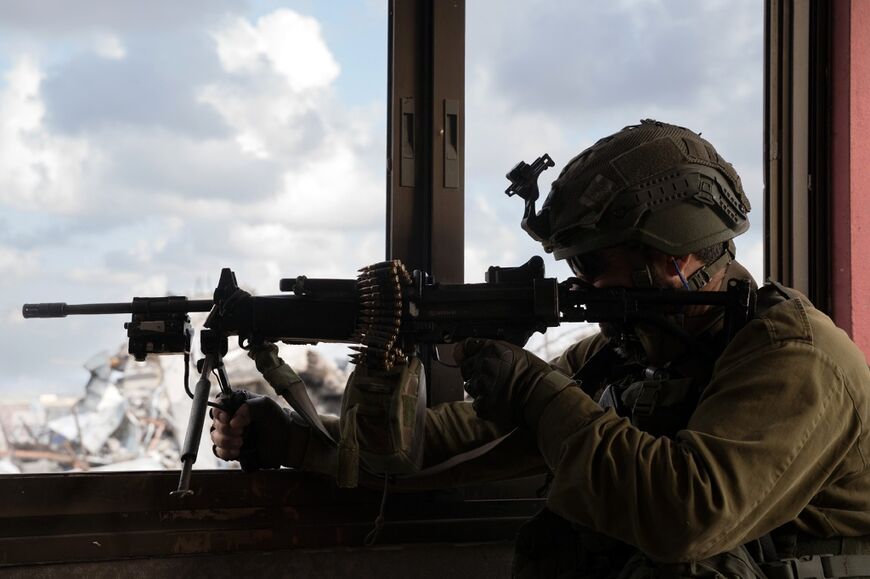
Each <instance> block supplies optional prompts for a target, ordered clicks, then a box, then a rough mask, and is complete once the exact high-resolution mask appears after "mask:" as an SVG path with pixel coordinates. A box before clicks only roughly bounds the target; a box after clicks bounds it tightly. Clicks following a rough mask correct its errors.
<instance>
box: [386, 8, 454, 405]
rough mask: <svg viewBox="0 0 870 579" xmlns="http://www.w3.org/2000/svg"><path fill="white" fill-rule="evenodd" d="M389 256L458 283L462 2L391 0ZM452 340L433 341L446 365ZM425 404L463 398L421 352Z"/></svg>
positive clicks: (449, 372) (447, 374) (450, 375)
mask: <svg viewBox="0 0 870 579" xmlns="http://www.w3.org/2000/svg"><path fill="white" fill-rule="evenodd" d="M388 52H389V55H388V59H389V62H388V97H387V98H388V105H387V106H388V117H387V118H388V121H387V237H386V239H387V247H386V255H387V259H400V260H402V261H403V262H405V264H406V265H407V266H408V267H409V268H410V269H418V270H421V271H425V272H427V273H429V274H431V275H432V277H433V279H435V280H436V281H438V282H441V283H462V281H463V268H464V258H463V251H464V244H465V231H464V219H465V214H464V203H465V194H464V182H465V168H464V162H465V144H464V139H465V134H464V133H465V2H464V0H455V1H450V2H443V1H438V0H391V2H390V23H389V47H388ZM451 350H452V346H439V351H440V353H441V355H442V356H443V357H444V359H445V361H447V362H450V363H452V357H451V356H450V352H451ZM423 362H424V364H425V365H426V368H427V378H428V382H427V383H428V384H429V403H430V405H434V404H438V403H440V402H447V401H451V400H461V399H462V383H461V380H460V379H459V376H458V373H457V372H456V371H455V370H453V369H450V368H447V367H445V366H444V365H441V364H438V363H437V362H435V361H433V360H432V359H431V356H430V355H429V354H428V353H423Z"/></svg>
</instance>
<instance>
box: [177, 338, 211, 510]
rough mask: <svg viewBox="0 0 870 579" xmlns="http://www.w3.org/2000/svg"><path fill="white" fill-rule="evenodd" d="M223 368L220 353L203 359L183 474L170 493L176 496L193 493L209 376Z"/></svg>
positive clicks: (184, 456)
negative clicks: (193, 478) (191, 481)
mask: <svg viewBox="0 0 870 579" xmlns="http://www.w3.org/2000/svg"><path fill="white" fill-rule="evenodd" d="M214 369H217V370H218V372H220V371H222V370H223V360H222V357H221V355H220V353H212V354H206V356H205V358H204V359H203V361H202V369H201V372H200V378H199V381H197V383H196V387H195V388H194V391H193V403H192V404H191V407H190V418H188V420H187V433H186V434H185V435H184V447H183V449H182V453H181V476H180V477H179V479H178V489H176V490H174V491H172V492H171V493H170V494H171V495H172V496H176V497H186V496H189V495H192V494H193V491H192V490H190V475H191V471H192V470H193V463H195V462H196V457H197V454H199V439H200V437H201V436H202V426H203V424H204V423H205V410H206V408H208V395H209V392H210V391H211V380H210V379H209V376H210V374H211V372H212V370H214Z"/></svg>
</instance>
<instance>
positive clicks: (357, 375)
mask: <svg viewBox="0 0 870 579" xmlns="http://www.w3.org/2000/svg"><path fill="white" fill-rule="evenodd" d="M425 418H426V374H425V373H424V371H423V365H422V364H421V363H420V360H418V359H417V358H411V360H410V361H409V362H408V364H405V365H401V366H396V367H395V368H393V369H392V370H390V371H384V370H373V369H371V368H368V367H366V366H364V365H360V366H357V367H356V369H355V370H354V372H353V374H351V376H350V379H349V380H348V382H347V387H346V388H345V391H344V395H343V397H342V399H341V417H340V421H339V425H340V430H341V440H340V441H339V443H338V476H337V482H338V485H339V486H341V487H355V486H357V484H358V482H359V469H360V466H362V467H363V468H364V469H365V470H366V471H369V472H371V473H372V474H376V475H401V474H411V473H414V472H417V471H419V470H420V465H421V464H422V461H423V425H424V421H425Z"/></svg>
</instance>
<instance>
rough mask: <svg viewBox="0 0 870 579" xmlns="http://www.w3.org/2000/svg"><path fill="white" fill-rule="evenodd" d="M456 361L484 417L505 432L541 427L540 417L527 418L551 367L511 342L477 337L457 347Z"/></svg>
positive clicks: (467, 387) (478, 412) (476, 408)
mask: <svg viewBox="0 0 870 579" xmlns="http://www.w3.org/2000/svg"><path fill="white" fill-rule="evenodd" d="M453 358H454V359H455V360H456V362H457V363H458V364H459V368H460V372H461V373H462V379H463V380H465V391H466V392H468V394H469V395H470V396H472V397H473V398H474V404H473V406H474V410H475V412H477V415H478V416H479V417H480V418H483V419H484V420H489V421H491V422H494V423H495V424H497V425H498V426H500V427H502V428H505V429H507V428H510V427H512V426H527V427H534V426H536V425H537V420H538V417H537V416H535V417H529V416H527V415H526V414H527V413H526V412H525V410H526V408H525V407H526V404H527V402H528V401H529V399H530V398H531V396H532V393H533V391H534V390H535V388H536V387H537V386H538V383H539V382H541V379H542V378H543V377H544V376H546V375H547V374H550V373H551V372H553V368H552V367H551V366H550V365H549V364H547V363H546V362H545V361H543V360H541V359H540V358H538V357H537V356H535V355H534V354H532V353H530V352H527V351H526V350H524V349H523V348H520V347H519V346H514V345H513V344H510V343H508V342H503V341H500V340H481V339H476V338H469V339H467V340H464V341H462V342H459V343H458V344H456V347H455V348H454V350H453ZM554 395H555V394H554ZM531 422H534V424H531Z"/></svg>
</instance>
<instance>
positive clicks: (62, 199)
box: [0, 56, 100, 213]
mask: <svg viewBox="0 0 870 579" xmlns="http://www.w3.org/2000/svg"><path fill="white" fill-rule="evenodd" d="M42 79H43V76H42V72H41V70H40V69H39V67H38V66H37V64H36V62H34V61H33V60H32V59H31V58H28V57H26V56H22V57H20V58H18V59H17V60H16V62H15V64H14V65H13V67H12V68H11V69H10V70H9V71H8V72H7V74H6V76H5V83H4V85H3V86H2V87H0V151H2V152H3V154H2V155H0V202H2V203H3V204H6V205H9V206H12V207H17V208H27V209H40V210H47V211H51V212H56V213H72V212H74V211H75V210H76V209H77V208H78V206H79V200H78V199H77V192H78V191H79V189H80V187H81V185H82V183H83V181H84V178H85V166H86V165H87V164H94V163H99V161H100V159H99V156H98V155H97V154H95V151H94V150H93V149H92V148H91V147H90V146H89V144H88V143H87V142H86V141H85V140H82V139H76V138H67V137H62V136H58V135H55V134H52V133H51V132H50V131H48V130H47V129H46V126H45V113H46V111H45V106H44V104H43V102H42V98H41V93H40V86H41V83H42Z"/></svg>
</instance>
